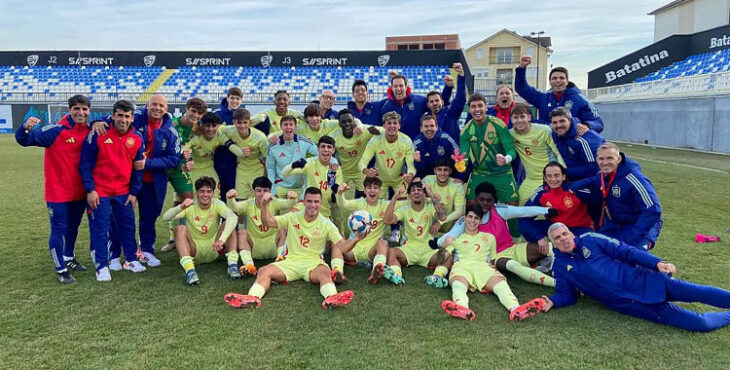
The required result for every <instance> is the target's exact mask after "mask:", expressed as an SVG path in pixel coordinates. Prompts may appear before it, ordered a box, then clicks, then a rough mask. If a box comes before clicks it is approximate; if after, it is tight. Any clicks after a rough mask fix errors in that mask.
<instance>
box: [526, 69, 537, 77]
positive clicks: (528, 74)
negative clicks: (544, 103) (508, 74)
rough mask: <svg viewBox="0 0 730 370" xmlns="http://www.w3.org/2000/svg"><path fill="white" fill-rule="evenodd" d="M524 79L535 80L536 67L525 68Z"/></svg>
mask: <svg viewBox="0 0 730 370" xmlns="http://www.w3.org/2000/svg"><path fill="white" fill-rule="evenodd" d="M525 77H529V78H536V77H537V66H535V67H527V70H526V71H525Z"/></svg>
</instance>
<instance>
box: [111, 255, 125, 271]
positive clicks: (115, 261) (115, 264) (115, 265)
mask: <svg viewBox="0 0 730 370" xmlns="http://www.w3.org/2000/svg"><path fill="white" fill-rule="evenodd" d="M109 270H112V271H122V263H121V262H119V258H112V260H111V261H109Z"/></svg>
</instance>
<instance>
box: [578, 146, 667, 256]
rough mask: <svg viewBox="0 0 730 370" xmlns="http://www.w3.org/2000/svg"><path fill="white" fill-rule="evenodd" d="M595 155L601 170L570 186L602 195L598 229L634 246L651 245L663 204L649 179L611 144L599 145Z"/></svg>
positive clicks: (657, 229) (639, 167)
mask: <svg viewBox="0 0 730 370" xmlns="http://www.w3.org/2000/svg"><path fill="white" fill-rule="evenodd" d="M597 158H598V167H599V168H600V170H601V172H599V173H598V174H596V175H594V176H592V177H589V178H586V179H583V180H580V181H577V182H574V183H572V184H570V185H569V188H570V189H571V190H579V189H588V190H590V191H591V193H594V192H595V193H597V194H600V195H601V199H602V201H601V210H602V212H601V216H600V219H599V224H598V232H600V233H601V234H604V235H608V236H610V237H612V238H616V239H618V240H620V241H622V242H624V243H626V244H628V245H633V246H635V247H637V248H641V249H644V250H649V249H651V248H653V247H654V244H655V243H656V240H657V238H658V237H659V233H660V232H661V229H662V207H661V205H660V204H659V198H658V197H657V195H656V192H655V191H654V186H653V185H652V183H651V181H650V180H649V178H647V177H646V176H645V175H644V174H643V173H641V166H639V164H638V163H636V162H634V161H633V160H632V159H631V158H629V157H627V156H626V155H624V154H623V153H621V152H620V151H619V149H618V146H616V144H614V143H610V142H606V143H604V144H603V145H601V146H600V147H599V148H598V151H597Z"/></svg>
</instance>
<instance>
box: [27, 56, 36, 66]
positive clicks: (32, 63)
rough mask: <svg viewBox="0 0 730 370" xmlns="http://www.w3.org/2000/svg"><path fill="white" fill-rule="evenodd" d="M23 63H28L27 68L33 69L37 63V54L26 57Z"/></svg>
mask: <svg viewBox="0 0 730 370" xmlns="http://www.w3.org/2000/svg"><path fill="white" fill-rule="evenodd" d="M25 61H26V62H28V65H29V66H31V67H34V66H35V64H36V63H38V54H33V55H28V57H27V58H25Z"/></svg>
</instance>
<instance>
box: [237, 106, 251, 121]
mask: <svg viewBox="0 0 730 370" xmlns="http://www.w3.org/2000/svg"><path fill="white" fill-rule="evenodd" d="M247 119H251V112H249V111H248V109H246V108H238V109H236V110H234V111H233V120H234V121H245V120H247Z"/></svg>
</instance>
